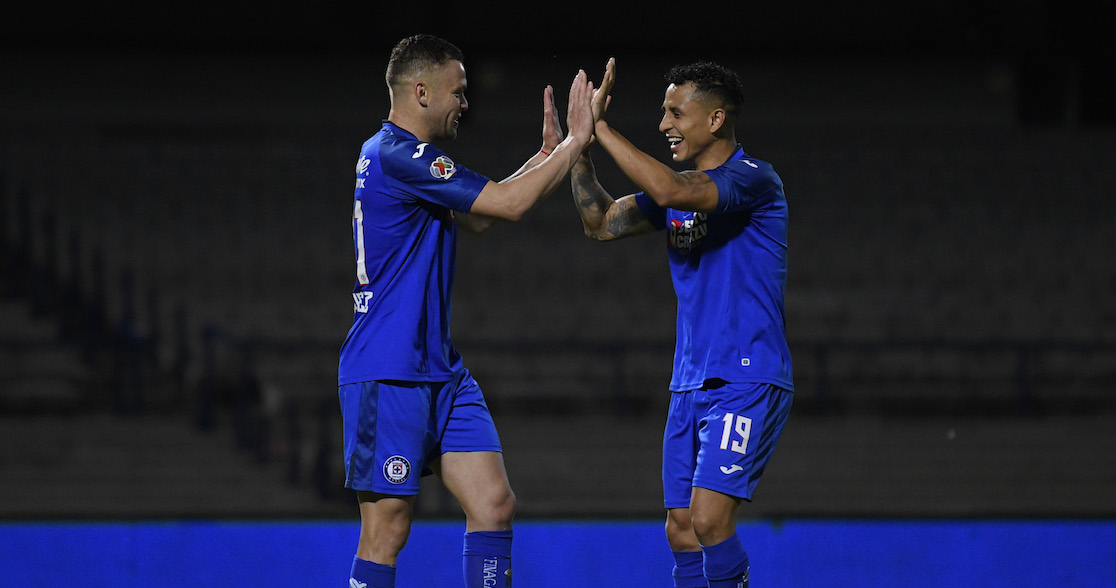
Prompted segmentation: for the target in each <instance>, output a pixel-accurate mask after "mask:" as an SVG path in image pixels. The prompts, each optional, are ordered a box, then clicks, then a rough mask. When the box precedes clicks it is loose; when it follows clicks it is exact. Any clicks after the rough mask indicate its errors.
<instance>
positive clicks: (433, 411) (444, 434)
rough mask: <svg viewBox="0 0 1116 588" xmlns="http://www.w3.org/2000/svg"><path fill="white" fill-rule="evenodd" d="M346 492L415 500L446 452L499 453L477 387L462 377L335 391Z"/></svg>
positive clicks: (346, 387) (359, 385)
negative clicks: (423, 481)
mask: <svg viewBox="0 0 1116 588" xmlns="http://www.w3.org/2000/svg"><path fill="white" fill-rule="evenodd" d="M338 395H339V396H340V400H341V418H342V428H343V430H344V442H345V487H346V488H352V489H353V490H363V491H370V492H378V493H380V494H393V495H415V494H418V491H419V477H420V475H421V474H422V473H429V470H427V469H426V465H427V463H428V462H430V461H431V460H434V459H437V458H438V457H439V456H441V454H443V453H445V452H447V451H500V450H501V448H500V438H499V436H498V435H497V434H496V425H495V424H493V422H492V415H491V414H490V413H489V411H488V404H487V403H485V401H484V396H483V395H482V394H481V390H480V386H479V385H478V384H477V381H476V380H474V379H473V377H472V376H471V375H469V372H468V370H463V371H462V372H461V373H459V374H457V376H456V377H455V378H454V379H452V380H450V381H448V382H401V381H396V380H385V381H371V382H359V383H356V384H346V385H344V386H340V387H339V388H338Z"/></svg>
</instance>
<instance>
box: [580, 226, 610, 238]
mask: <svg viewBox="0 0 1116 588" xmlns="http://www.w3.org/2000/svg"><path fill="white" fill-rule="evenodd" d="M585 236H586V237H589V238H590V239H592V240H594V241H611V240H613V239H615V238H616V236H615V235H612V234H610V233H608V232H607V231H602V230H600V229H593V228H590V227H589V226H588V225H586V226H585Z"/></svg>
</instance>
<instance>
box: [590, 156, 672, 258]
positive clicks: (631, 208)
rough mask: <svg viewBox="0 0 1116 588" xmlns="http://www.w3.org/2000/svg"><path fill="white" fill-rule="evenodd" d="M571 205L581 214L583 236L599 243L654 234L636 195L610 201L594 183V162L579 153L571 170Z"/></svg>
mask: <svg viewBox="0 0 1116 588" xmlns="http://www.w3.org/2000/svg"><path fill="white" fill-rule="evenodd" d="M570 177H571V180H572V184H573V198H574V205H575V206H576V207H577V212H578V214H580V215H581V224H582V225H584V227H585V234H586V235H588V236H589V237H590V238H592V239H596V240H598V241H610V240H612V239H619V238H621V237H629V236H632V235H642V234H645V233H651V232H654V230H655V226H654V225H652V224H651V221H649V220H648V219H647V217H646V216H644V215H643V212H641V211H640V210H639V206H637V205H636V201H635V196H632V195H628V196H624V197H622V198H620V199H619V200H613V198H612V196H610V195H609V194H608V192H607V191H605V189H604V187H603V186H601V184H600V182H599V181H597V173H596V170H595V169H594V168H593V160H592V159H590V158H589V153H588V152H585V153H582V155H581V157H580V158H578V160H577V163H576V164H574V167H573V169H572V170H571V171H570Z"/></svg>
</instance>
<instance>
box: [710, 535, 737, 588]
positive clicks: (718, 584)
mask: <svg viewBox="0 0 1116 588" xmlns="http://www.w3.org/2000/svg"><path fill="white" fill-rule="evenodd" d="M701 552H702V554H704V556H705V579H706V580H709V588H748V552H747V551H745V550H744V543H743V542H741V541H740V536H739V535H733V536H732V537H729V538H728V539H725V540H724V541H722V542H720V543H718V544H716V545H710V546H709V547H704V546H703V547H702V548H701Z"/></svg>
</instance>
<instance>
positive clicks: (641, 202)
mask: <svg viewBox="0 0 1116 588" xmlns="http://www.w3.org/2000/svg"><path fill="white" fill-rule="evenodd" d="M635 201H636V206H638V207H639V211H640V212H642V213H643V216H646V217H647V220H649V221H651V224H652V225H653V226H654V227H655V230H657V231H661V230H663V229H665V228H666V209H665V208H663V207H661V206H659V205H658V204H657V203H656V202H655V201H654V200H652V199H651V197H650V196H648V195H647V194H645V193H644V192H636V193H635Z"/></svg>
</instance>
